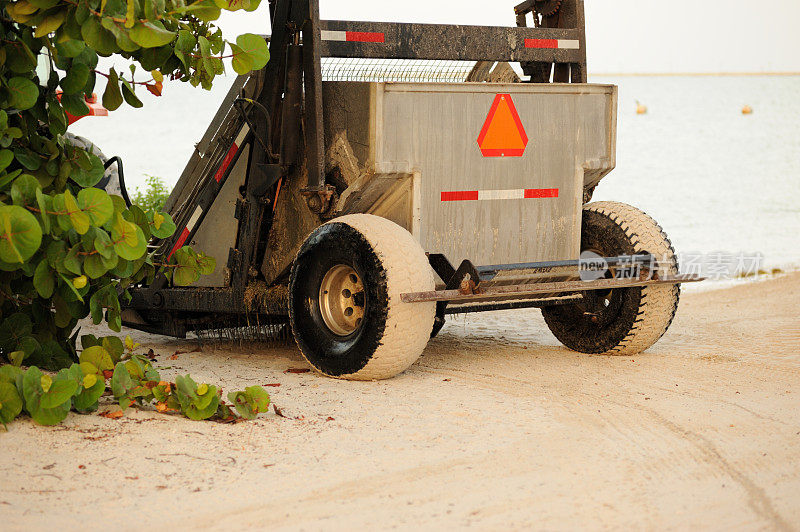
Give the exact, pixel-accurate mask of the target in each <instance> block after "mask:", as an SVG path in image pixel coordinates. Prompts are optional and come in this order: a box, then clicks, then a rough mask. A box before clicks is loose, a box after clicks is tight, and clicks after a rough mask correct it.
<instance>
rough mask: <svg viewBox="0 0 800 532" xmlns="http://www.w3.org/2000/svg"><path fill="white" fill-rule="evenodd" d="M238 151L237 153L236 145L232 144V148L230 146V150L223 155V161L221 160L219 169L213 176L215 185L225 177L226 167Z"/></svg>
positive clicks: (237, 147)
mask: <svg viewBox="0 0 800 532" xmlns="http://www.w3.org/2000/svg"><path fill="white" fill-rule="evenodd" d="M238 151H239V146H237V145H236V143H235V142H234V143H233V146H231V149H229V150H228V153H227V155H225V159H223V161H222V164H221V165H220V167H219V170H217V173H216V174H214V179H216V180H217V183H219V182H220V181H222V178H223V177H224V176H225V172H226V171H227V170H228V167H229V166H230V165H231V163H232V162H233V158H234V157H236V152H238Z"/></svg>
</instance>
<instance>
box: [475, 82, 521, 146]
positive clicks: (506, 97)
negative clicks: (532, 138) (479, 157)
mask: <svg viewBox="0 0 800 532" xmlns="http://www.w3.org/2000/svg"><path fill="white" fill-rule="evenodd" d="M478 146H480V148H481V153H482V154H483V156H484V157H522V155H523V154H524V153H525V148H526V147H527V146H528V135H527V133H525V128H524V127H522V121H521V120H520V118H519V113H517V108H516V107H515V106H514V100H512V99H511V95H510V94H498V95H497V96H495V98H494V103H492V108H491V109H490V110H489V116H487V117H486V122H485V123H484V124H483V129H482V130H481V134H480V135H479V136H478Z"/></svg>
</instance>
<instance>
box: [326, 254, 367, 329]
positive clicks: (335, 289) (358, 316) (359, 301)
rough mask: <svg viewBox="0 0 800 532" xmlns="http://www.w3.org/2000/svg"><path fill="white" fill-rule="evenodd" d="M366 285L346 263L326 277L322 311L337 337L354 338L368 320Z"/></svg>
mask: <svg viewBox="0 0 800 532" xmlns="http://www.w3.org/2000/svg"><path fill="white" fill-rule="evenodd" d="M364 306H365V297H364V283H363V282H362V281H361V277H359V275H358V273H357V272H356V271H355V270H354V269H353V268H351V267H350V266H347V265H345V264H339V265H337V266H334V267H333V268H331V269H330V270H328V272H327V273H326V274H325V276H324V277H323V278H322V284H321V285H320V288H319V312H320V314H321V315H322V321H324V322H325V325H326V326H327V327H328V329H330V331H331V332H332V333H333V334H335V335H337V336H350V335H351V334H353V333H354V332H356V331H357V330H358V328H359V327H361V323H362V322H363V321H364Z"/></svg>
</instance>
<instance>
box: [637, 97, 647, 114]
mask: <svg viewBox="0 0 800 532" xmlns="http://www.w3.org/2000/svg"><path fill="white" fill-rule="evenodd" d="M636 114H637V115H646V114H647V106H646V105H643V104H642V103H640V102H639V100H636Z"/></svg>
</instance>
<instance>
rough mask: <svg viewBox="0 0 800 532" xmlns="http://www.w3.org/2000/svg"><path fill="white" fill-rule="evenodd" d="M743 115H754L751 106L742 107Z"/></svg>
mask: <svg viewBox="0 0 800 532" xmlns="http://www.w3.org/2000/svg"><path fill="white" fill-rule="evenodd" d="M742 114H743V115H751V114H753V108H752V107H750V106H749V105H745V106H744V107H742Z"/></svg>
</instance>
